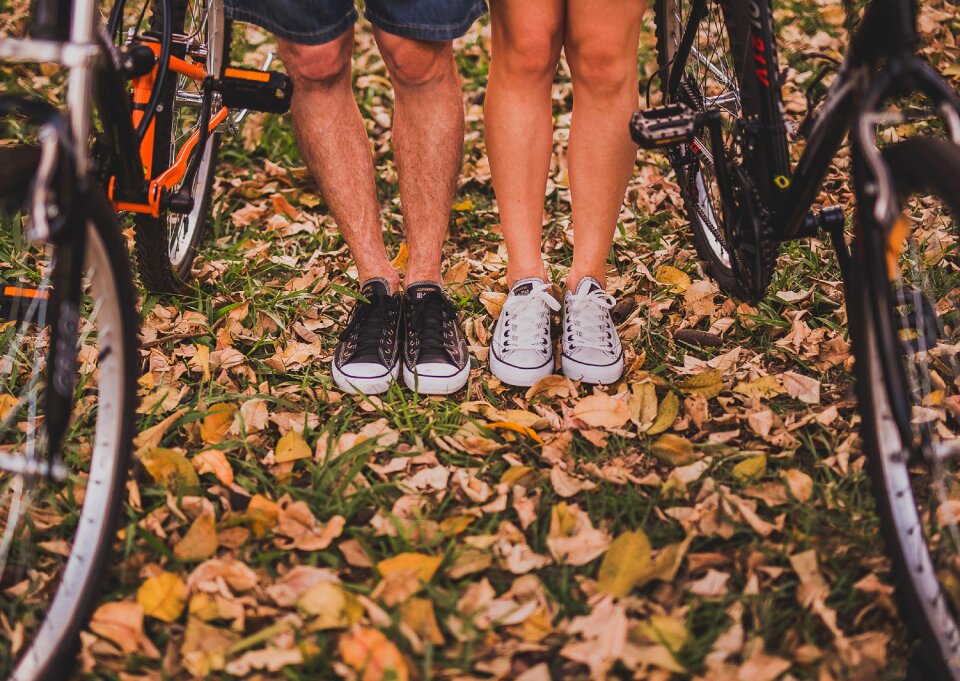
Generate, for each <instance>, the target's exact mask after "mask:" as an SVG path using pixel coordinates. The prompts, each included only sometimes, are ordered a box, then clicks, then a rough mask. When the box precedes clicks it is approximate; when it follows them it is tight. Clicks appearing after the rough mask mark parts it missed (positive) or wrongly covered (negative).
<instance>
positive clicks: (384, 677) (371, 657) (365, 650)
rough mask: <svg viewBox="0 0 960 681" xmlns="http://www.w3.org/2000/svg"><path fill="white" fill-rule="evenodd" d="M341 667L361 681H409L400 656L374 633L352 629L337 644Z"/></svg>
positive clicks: (386, 639)
mask: <svg viewBox="0 0 960 681" xmlns="http://www.w3.org/2000/svg"><path fill="white" fill-rule="evenodd" d="M338 648H339V650H340V657H341V658H343V661H344V663H346V664H347V665H348V666H350V667H353V669H354V670H356V672H357V673H358V674H361V676H360V681H409V679H410V671H409V670H408V669H407V664H406V662H405V661H404V659H403V654H402V653H401V652H400V650H399V649H398V648H397V646H396V645H394V644H393V643H392V642H391V641H390V639H388V638H387V637H386V636H384V635H383V634H382V633H381V632H379V631H377V630H376V629H371V628H369V627H361V626H354V627H353V628H352V629H351V630H350V631H348V632H347V633H345V634H344V635H343V636H341V637H340V642H339V644H338Z"/></svg>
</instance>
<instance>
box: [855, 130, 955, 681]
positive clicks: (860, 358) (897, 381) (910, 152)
mask: <svg viewBox="0 0 960 681" xmlns="http://www.w3.org/2000/svg"><path fill="white" fill-rule="evenodd" d="M883 156H884V160H885V162H886V164H887V165H888V167H889V168H890V172H891V176H892V178H893V181H894V185H895V188H896V191H897V194H898V196H899V197H903V196H907V195H910V194H916V193H922V194H924V195H929V196H935V197H937V198H938V199H940V201H942V202H943V204H944V205H945V206H946V207H948V208H949V210H950V212H951V213H952V214H953V215H954V216H956V219H957V220H958V221H960V192H958V191H957V190H958V185H957V179H956V178H958V177H960V148H957V147H956V146H953V145H952V144H950V143H948V142H947V141H946V140H942V139H935V138H927V137H916V138H911V139H907V140H904V141H902V142H899V143H897V144H895V145H893V146H891V147H889V148H887V149H885V150H884V151H883ZM886 247H887V244H886V243H885V240H884V239H883V238H881V236H880V235H877V234H863V233H858V234H857V235H856V237H855V241H854V245H853V254H854V258H855V263H854V267H852V268H851V271H852V272H853V276H852V277H851V281H848V282H847V284H846V285H847V291H848V303H847V310H848V313H849V315H850V320H851V327H850V328H851V337H852V340H853V350H854V355H855V357H856V363H855V365H854V371H855V375H856V379H857V393H858V399H859V410H860V414H861V418H862V425H861V439H862V441H863V446H864V451H865V452H866V455H867V466H866V468H867V472H868V474H869V476H870V479H871V483H872V488H873V494H874V499H875V502H876V504H877V510H878V515H879V518H880V528H881V532H882V533H883V536H884V540H885V543H886V546H887V550H888V554H889V556H890V558H891V564H892V567H893V574H894V577H895V583H896V586H897V597H898V600H899V604H900V608H901V612H902V614H903V616H904V618H905V619H906V620H907V622H908V623H909V624H910V626H911V629H912V631H913V632H914V634H915V635H916V637H917V640H918V644H919V652H920V655H918V656H917V661H918V662H920V663H921V664H923V665H924V668H925V673H924V678H930V676H931V675H934V676H936V677H937V678H942V679H960V627H958V621H957V617H956V614H955V613H956V610H955V606H952V605H951V604H950V603H949V602H948V598H947V597H946V596H945V593H944V589H943V587H942V585H941V583H940V579H942V577H941V576H940V575H939V574H938V572H937V570H936V567H935V562H936V561H935V556H934V554H933V552H932V551H931V546H930V542H929V540H928V539H927V537H926V536H925V532H923V531H922V530H923V525H922V518H923V517H924V514H923V509H922V508H921V505H920V502H919V501H918V499H917V497H916V495H915V492H914V489H913V484H914V482H913V481H914V478H915V476H917V475H921V474H920V473H918V469H917V460H918V459H919V458H922V457H921V455H920V453H919V452H918V451H917V445H916V444H915V443H914V442H910V443H905V442H904V439H903V437H902V434H901V430H900V428H899V427H898V426H897V423H898V418H897V412H898V410H899V411H901V412H902V409H903V403H904V401H905V400H907V399H909V396H910V394H909V391H908V388H907V387H906V386H907V385H908V382H907V376H906V373H907V371H906V369H905V368H904V365H905V364H907V363H908V361H909V360H908V361H905V360H904V357H905V356H907V355H908V354H909V353H908V352H906V351H905V350H904V346H903V345H902V344H903V343H904V342H906V341H903V340H902V338H903V333H904V327H902V326H898V323H897V319H896V318H895V308H896V305H897V302H896V301H897V300H900V299H901V298H898V297H897V293H896V291H895V290H894V288H895V284H892V280H893V275H892V274H890V272H889V271H888V266H887V259H886V250H885V249H886ZM902 295H903V294H900V296H902ZM851 303H852V304H851ZM909 409H910V414H908V419H909V420H911V421H912V418H911V417H912V413H913V409H914V408H913V407H912V406H911V407H909ZM920 464H921V465H927V466H928V464H926V463H925V462H924V461H921V462H920ZM928 512H929V511H928ZM918 528H919V529H920V530H921V531H917V529H918ZM941 541H942V540H941Z"/></svg>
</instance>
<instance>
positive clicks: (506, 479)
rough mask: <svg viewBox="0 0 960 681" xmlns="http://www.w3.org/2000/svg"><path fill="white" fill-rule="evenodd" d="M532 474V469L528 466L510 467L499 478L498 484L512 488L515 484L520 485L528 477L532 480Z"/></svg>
mask: <svg viewBox="0 0 960 681" xmlns="http://www.w3.org/2000/svg"><path fill="white" fill-rule="evenodd" d="M532 473H534V469H533V468H531V467H530V466H512V467H511V468H508V469H507V471H506V472H505V473H504V474H503V475H502V476H500V484H502V485H509V486H510V487H513V486H514V485H517V484H522V483H523V481H524V480H526V479H527V477H528V476H530V477H531V478H533V476H532V475H531V474H532ZM531 481H532V480H531ZM524 487H530V485H524Z"/></svg>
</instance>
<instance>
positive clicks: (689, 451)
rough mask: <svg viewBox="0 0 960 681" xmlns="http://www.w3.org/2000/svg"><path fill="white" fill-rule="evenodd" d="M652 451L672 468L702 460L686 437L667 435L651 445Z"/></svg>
mask: <svg viewBox="0 0 960 681" xmlns="http://www.w3.org/2000/svg"><path fill="white" fill-rule="evenodd" d="M650 451H651V452H652V453H653V455H654V456H656V457H657V458H658V459H660V460H661V461H663V462H664V463H668V464H670V465H671V466H686V465H687V464H690V463H693V462H694V461H696V460H697V459H699V458H700V455H699V454H698V453H697V452H696V451H695V450H694V449H693V443H691V442H690V440H688V439H687V438H685V437H682V436H680V435H674V434H672V433H667V434H666V435H661V436H660V437H659V438H658V439H657V441H656V442H654V443H653V444H652V445H650Z"/></svg>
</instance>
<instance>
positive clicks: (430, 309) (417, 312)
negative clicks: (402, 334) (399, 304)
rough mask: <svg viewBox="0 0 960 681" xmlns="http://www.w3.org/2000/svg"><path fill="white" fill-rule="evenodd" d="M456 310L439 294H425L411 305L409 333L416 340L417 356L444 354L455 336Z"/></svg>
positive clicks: (447, 352)
mask: <svg viewBox="0 0 960 681" xmlns="http://www.w3.org/2000/svg"><path fill="white" fill-rule="evenodd" d="M456 320H457V310H456V309H455V308H454V307H453V303H451V302H450V301H449V300H447V297H446V296H445V295H443V294H442V293H440V292H432V293H428V294H426V295H425V296H424V297H423V298H421V299H420V300H418V301H417V302H416V303H415V304H414V305H413V314H412V315H411V317H410V331H411V332H412V333H413V334H415V335H416V337H417V339H418V344H417V349H418V353H419V354H427V353H446V354H447V355H449V354H450V353H449V351H448V349H447V348H448V342H450V341H452V340H453V337H454V335H455V331H454V327H455V325H456Z"/></svg>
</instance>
